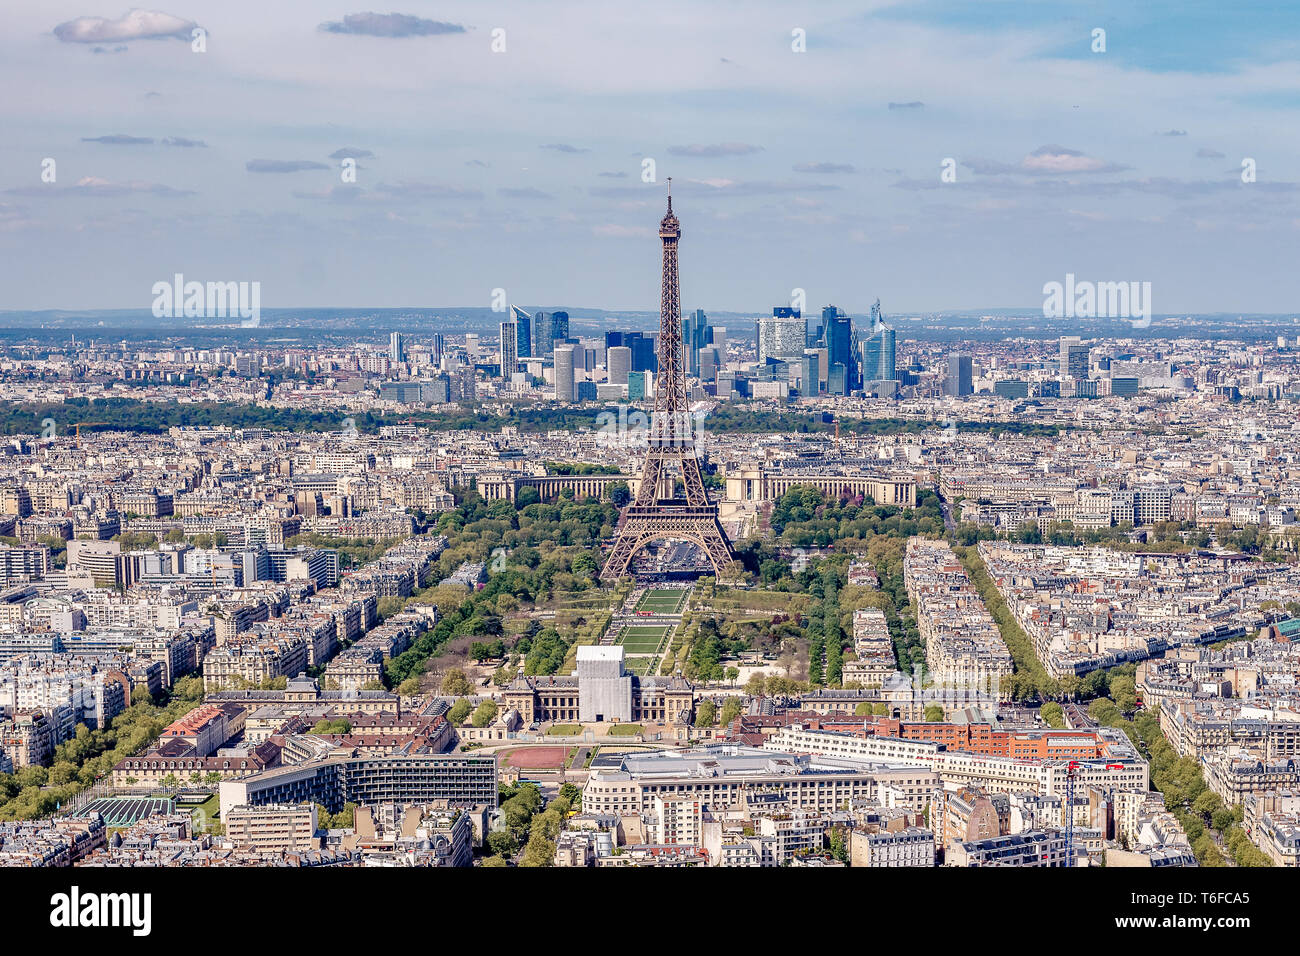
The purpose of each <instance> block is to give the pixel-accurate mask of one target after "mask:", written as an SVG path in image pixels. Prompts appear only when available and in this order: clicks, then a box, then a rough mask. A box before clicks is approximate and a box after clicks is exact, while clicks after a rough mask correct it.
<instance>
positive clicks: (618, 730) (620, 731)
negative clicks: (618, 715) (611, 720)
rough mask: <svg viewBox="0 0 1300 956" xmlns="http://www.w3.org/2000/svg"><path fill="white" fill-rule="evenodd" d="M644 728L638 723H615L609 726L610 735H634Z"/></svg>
mask: <svg viewBox="0 0 1300 956" xmlns="http://www.w3.org/2000/svg"><path fill="white" fill-rule="evenodd" d="M644 730H645V728H644V727H642V726H641V725H640V724H615V725H614V726H613V727H611V728H609V735H610V736H611V737H635V736H636V735H637V734H639V733H642V732H643V731H644Z"/></svg>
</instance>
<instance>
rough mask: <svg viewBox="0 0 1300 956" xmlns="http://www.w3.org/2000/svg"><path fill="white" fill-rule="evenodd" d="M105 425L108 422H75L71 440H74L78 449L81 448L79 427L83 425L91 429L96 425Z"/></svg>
mask: <svg viewBox="0 0 1300 956" xmlns="http://www.w3.org/2000/svg"><path fill="white" fill-rule="evenodd" d="M107 424H108V422H77V423H76V424H75V425H73V426H72V431H73V438H74V439H75V440H76V445H77V447H78V448H80V447H81V426H82V425H85V426H86V427H87V428H93V427H94V426H96V425H107Z"/></svg>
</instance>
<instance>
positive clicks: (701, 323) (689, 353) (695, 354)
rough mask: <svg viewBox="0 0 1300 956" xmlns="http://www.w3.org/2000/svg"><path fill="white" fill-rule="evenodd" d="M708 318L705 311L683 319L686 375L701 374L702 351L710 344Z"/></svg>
mask: <svg viewBox="0 0 1300 956" xmlns="http://www.w3.org/2000/svg"><path fill="white" fill-rule="evenodd" d="M708 329H709V320H708V316H706V315H705V314H704V310H703V309H696V310H695V311H694V312H693V313H692V314H690V315H687V316H683V317H682V351H683V352H685V359H686V374H688V375H695V376H698V375H699V374H700V349H702V348H704V346H706V345H707V344H708Z"/></svg>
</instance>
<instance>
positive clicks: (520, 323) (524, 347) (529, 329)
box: [510, 305, 533, 359]
mask: <svg viewBox="0 0 1300 956" xmlns="http://www.w3.org/2000/svg"><path fill="white" fill-rule="evenodd" d="M510 312H511V314H512V315H513V316H514V322H513V325H514V326H515V358H516V359H521V358H532V356H533V317H532V316H531V315H529V314H528V313H527V312H525V311H524V310H523V309H521V308H519V307H518V306H514V305H512V306H511V307H510Z"/></svg>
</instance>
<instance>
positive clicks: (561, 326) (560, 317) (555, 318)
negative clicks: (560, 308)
mask: <svg viewBox="0 0 1300 956" xmlns="http://www.w3.org/2000/svg"><path fill="white" fill-rule="evenodd" d="M549 328H550V336H551V348H555V343H556V342H563V341H564V340H565V339H567V338H568V337H569V313H567V312H552V313H551V321H550V325H549Z"/></svg>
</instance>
